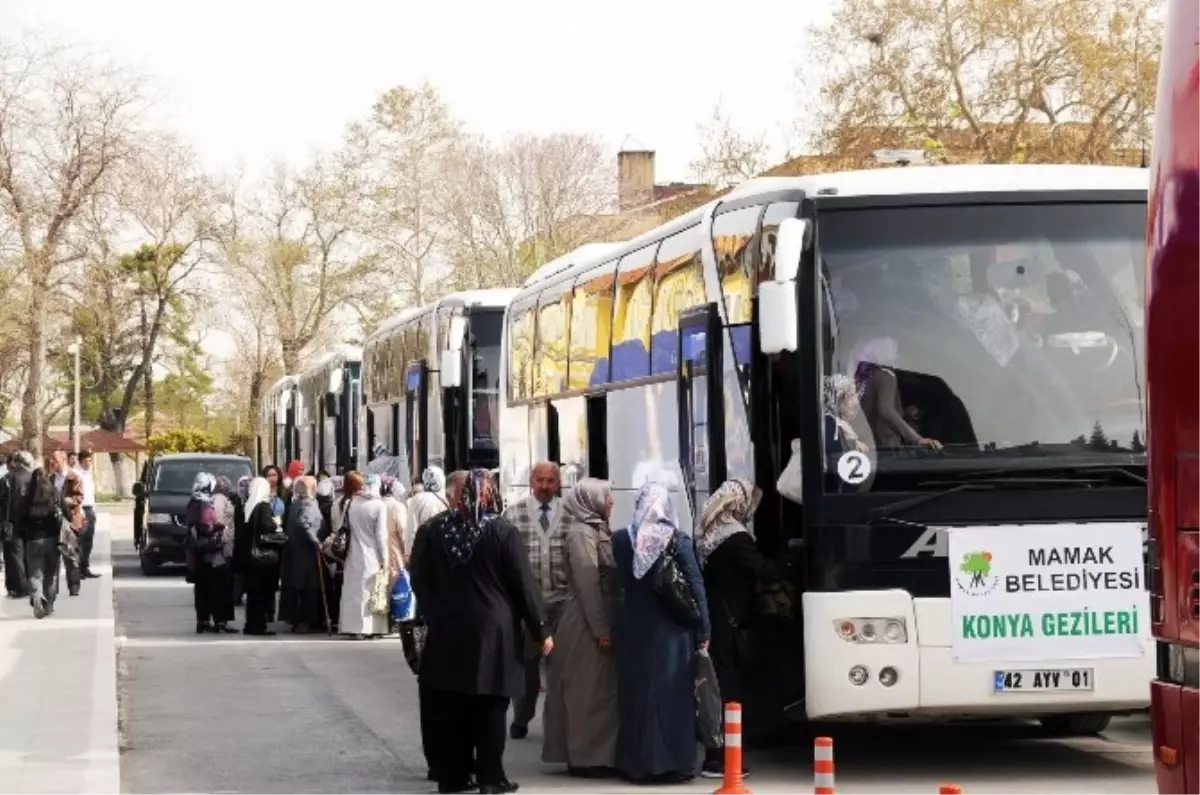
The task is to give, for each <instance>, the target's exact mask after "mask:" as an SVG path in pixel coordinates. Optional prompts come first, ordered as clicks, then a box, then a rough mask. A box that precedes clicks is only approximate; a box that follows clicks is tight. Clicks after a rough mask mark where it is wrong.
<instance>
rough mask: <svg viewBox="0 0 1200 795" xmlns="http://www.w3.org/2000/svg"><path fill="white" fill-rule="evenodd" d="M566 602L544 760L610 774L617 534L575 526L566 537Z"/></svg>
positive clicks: (549, 678)
mask: <svg viewBox="0 0 1200 795" xmlns="http://www.w3.org/2000/svg"><path fill="white" fill-rule="evenodd" d="M566 552H567V581H568V596H567V599H566V602H565V603H564V604H563V607H562V610H561V611H560V613H559V617H558V623H557V625H556V626H555V629H554V651H553V652H551V654H550V660H549V665H547V672H546V714H545V741H544V744H543V746H542V761H543V762H548V763H551V764H567V765H569V766H571V767H612V764H613V760H614V758H615V756H616V751H617V726H618V713H617V664H616V660H615V659H614V658H613V651H612V649H611V648H608V649H602V648H600V645H599V643H598V641H599V639H600V638H609V639H610V640H611V639H612V636H613V627H614V624H615V616H614V611H615V610H616V596H615V594H616V587H617V583H616V577H617V569H616V564H615V563H614V562H613V553H612V535H611V534H610V533H609V532H608V530H607V528H605V530H604V532H600V531H599V530H597V529H596V528H595V527H592V526H591V525H587V524H584V523H582V522H575V523H574V524H573V525H572V526H571V529H570V530H568V531H567V537H566Z"/></svg>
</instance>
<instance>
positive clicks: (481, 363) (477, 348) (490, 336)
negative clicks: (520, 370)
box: [469, 309, 504, 450]
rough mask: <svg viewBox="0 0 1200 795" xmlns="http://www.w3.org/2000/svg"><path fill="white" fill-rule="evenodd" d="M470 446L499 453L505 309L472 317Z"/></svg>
mask: <svg viewBox="0 0 1200 795" xmlns="http://www.w3.org/2000/svg"><path fill="white" fill-rule="evenodd" d="M469 320H470V328H471V338H472V340H473V342H472V346H471V347H472V356H473V362H474V365H473V367H472V372H471V447H472V448H475V449H486V450H496V449H499V448H498V444H499V442H498V440H497V438H496V427H497V421H498V420H499V417H500V336H501V333H502V331H503V329H504V310H503V309H483V310H478V309H477V310H474V311H472V312H471V315H470V318H469Z"/></svg>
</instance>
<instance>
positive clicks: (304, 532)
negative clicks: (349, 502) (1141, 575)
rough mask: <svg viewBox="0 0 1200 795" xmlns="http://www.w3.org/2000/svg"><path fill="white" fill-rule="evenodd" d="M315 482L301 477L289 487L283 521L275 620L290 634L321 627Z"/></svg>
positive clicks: (319, 514)
mask: <svg viewBox="0 0 1200 795" xmlns="http://www.w3.org/2000/svg"><path fill="white" fill-rule="evenodd" d="M316 492H317V479H316V478H314V477H301V478H299V479H297V480H296V481H295V482H294V483H293V484H292V501H291V503H290V504H289V505H288V509H287V514H286V518H285V519H284V523H283V526H284V532H285V533H287V539H288V540H287V544H286V545H284V548H283V563H282V567H281V569H282V571H281V580H282V587H281V588H280V592H279V620H280V621H284V622H286V623H288V624H291V626H292V632H294V633H306V632H316V631H320V630H323V629H324V627H325V606H324V604H323V603H322V602H321V592H322V590H321V589H322V584H321V565H320V564H321V561H320V556H321V553H320V541H319V540H318V539H319V536H320V533H321V508H320V506H318V505H317V498H316Z"/></svg>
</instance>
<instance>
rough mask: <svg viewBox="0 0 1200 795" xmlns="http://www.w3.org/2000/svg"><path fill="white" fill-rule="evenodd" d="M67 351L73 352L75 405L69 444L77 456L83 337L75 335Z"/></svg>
mask: <svg viewBox="0 0 1200 795" xmlns="http://www.w3.org/2000/svg"><path fill="white" fill-rule="evenodd" d="M67 352H68V353H73V354H75V407H74V410H73V414H72V423H71V428H72V430H73V433H72V436H73V437H74V438H72V440H71V444H72V446H73V447H74V449H75V455H76V457H78V456H79V357H80V355H81V354H82V352H83V338H82V337H78V336H77V337H75V342H73V343H71V345H70V346H69V347H68V348H67Z"/></svg>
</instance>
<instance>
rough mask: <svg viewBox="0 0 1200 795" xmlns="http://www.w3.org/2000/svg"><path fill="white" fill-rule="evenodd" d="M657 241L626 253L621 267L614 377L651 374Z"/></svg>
mask: <svg viewBox="0 0 1200 795" xmlns="http://www.w3.org/2000/svg"><path fill="white" fill-rule="evenodd" d="M657 248H658V244H657V243H653V244H651V245H649V246H646V247H645V248H642V249H639V250H637V251H634V252H632V253H630V254H626V255H625V256H624V257H622V258H621V263H620V265H619V266H618V267H617V290H616V294H617V299H616V302H615V303H614V305H613V346H612V380H613V381H614V382H616V381H629V380H631V379H634V378H645V377H646V376H648V375H650V312H651V308H652V306H653V298H654V296H653V291H652V288H653V284H654V273H653V266H654V253H655V251H656V250H657Z"/></svg>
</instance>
